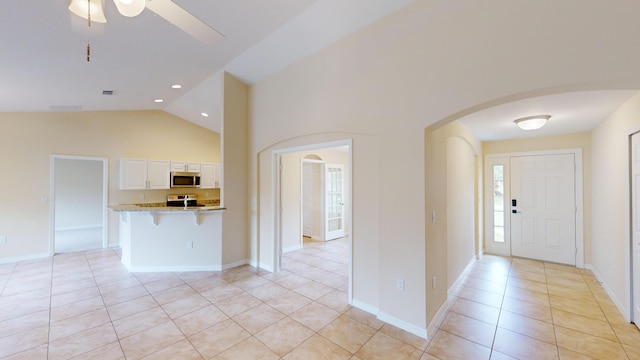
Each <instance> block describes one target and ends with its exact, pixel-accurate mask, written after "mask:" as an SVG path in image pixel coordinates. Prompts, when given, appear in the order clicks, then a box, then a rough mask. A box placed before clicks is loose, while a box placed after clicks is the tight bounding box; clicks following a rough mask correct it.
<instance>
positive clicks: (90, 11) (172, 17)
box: [69, 0, 224, 45]
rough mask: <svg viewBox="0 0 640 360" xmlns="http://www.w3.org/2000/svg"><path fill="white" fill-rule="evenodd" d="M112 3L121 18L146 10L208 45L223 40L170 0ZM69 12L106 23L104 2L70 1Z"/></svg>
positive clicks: (115, 1) (115, 0)
mask: <svg viewBox="0 0 640 360" xmlns="http://www.w3.org/2000/svg"><path fill="white" fill-rule="evenodd" d="M113 2H114V3H115V5H116V8H117V9H118V12H119V13H120V14H121V15H123V16H127V17H135V16H138V15H140V14H141V13H142V12H143V11H144V9H145V8H147V9H149V10H151V11H153V12H154V13H155V14H156V15H158V16H160V17H162V18H164V19H165V20H167V21H168V22H170V23H172V24H173V25H175V26H177V27H178V28H180V29H181V30H182V31H184V32H186V33H187V34H189V35H191V36H193V37H194V38H196V39H198V40H200V41H202V42H203V43H205V44H208V45H213V44H215V43H216V42H217V41H218V40H220V39H222V38H224V35H222V34H220V33H219V32H218V31H216V30H215V29H213V28H212V27H211V26H209V25H207V24H206V23H204V22H203V21H202V20H200V19H198V18H197V17H195V16H194V15H193V14H191V13H189V12H188V11H187V10H185V9H183V8H182V7H180V6H179V5H177V4H176V3H174V2H173V1H172V0H113ZM69 10H70V11H71V12H72V13H74V14H76V15H78V16H80V17H82V18H85V19H87V20H89V21H96V22H100V23H106V22H107V19H106V18H105V16H104V0H71V4H70V5H69Z"/></svg>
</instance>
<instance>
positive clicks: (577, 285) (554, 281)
mask: <svg viewBox="0 0 640 360" xmlns="http://www.w3.org/2000/svg"><path fill="white" fill-rule="evenodd" d="M547 284H549V285H556V286H562V287H565V288H568V289H573V290H576V291H584V292H586V291H590V289H589V287H588V286H587V284H586V283H585V282H584V281H583V280H582V278H580V281H575V280H570V279H565V278H562V277H554V276H548V278H547Z"/></svg>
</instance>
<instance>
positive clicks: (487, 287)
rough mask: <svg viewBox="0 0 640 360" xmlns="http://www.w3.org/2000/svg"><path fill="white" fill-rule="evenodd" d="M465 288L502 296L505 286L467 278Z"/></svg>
mask: <svg viewBox="0 0 640 360" xmlns="http://www.w3.org/2000/svg"><path fill="white" fill-rule="evenodd" d="M464 285H465V286H468V287H472V288H475V289H478V290H484V291H488V292H491V293H495V294H498V295H503V294H504V289H505V285H504V284H502V283H498V282H494V281H490V280H485V279H479V278H471V277H470V278H469V279H468V281H466V282H465V283H464Z"/></svg>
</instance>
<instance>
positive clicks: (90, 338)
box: [48, 324, 118, 360]
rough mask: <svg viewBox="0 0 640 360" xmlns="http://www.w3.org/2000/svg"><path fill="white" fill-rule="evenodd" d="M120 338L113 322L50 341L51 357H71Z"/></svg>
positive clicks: (52, 359) (52, 358)
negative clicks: (112, 324) (114, 329)
mask: <svg viewBox="0 0 640 360" xmlns="http://www.w3.org/2000/svg"><path fill="white" fill-rule="evenodd" d="M117 340H118V339H117V337H116V333H115V332H114V331H113V327H112V326H111V324H105V325H102V326H98V327H96V328H93V329H89V330H87V331H84V332H81V333H78V334H74V335H71V336H67V337H65V338H62V339H59V340H56V341H52V342H50V343H49V357H48V358H49V359H50V360H56V359H70V358H73V357H76V356H79V355H82V354H84V353H87V352H90V351H93V350H95V349H98V348H101V347H103V346H105V345H108V344H111V343H113V342H116V341H117Z"/></svg>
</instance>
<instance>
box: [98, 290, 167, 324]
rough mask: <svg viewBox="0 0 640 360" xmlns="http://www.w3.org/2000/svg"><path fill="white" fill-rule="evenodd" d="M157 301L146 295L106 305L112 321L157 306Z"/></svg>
mask: <svg viewBox="0 0 640 360" xmlns="http://www.w3.org/2000/svg"><path fill="white" fill-rule="evenodd" d="M158 306H159V305H158V302H157V301H156V300H155V299H154V298H153V297H152V296H151V295H146V296H143V297H139V298H137V299H133V300H129V301H127V302H124V303H121V304H116V305H111V306H109V307H107V311H108V312H109V316H110V317H111V320H112V321H115V320H119V319H122V318H124V317H127V316H131V315H135V314H138V313H141V312H144V311H147V310H150V309H153V308H156V307H158Z"/></svg>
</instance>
